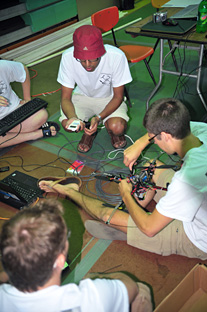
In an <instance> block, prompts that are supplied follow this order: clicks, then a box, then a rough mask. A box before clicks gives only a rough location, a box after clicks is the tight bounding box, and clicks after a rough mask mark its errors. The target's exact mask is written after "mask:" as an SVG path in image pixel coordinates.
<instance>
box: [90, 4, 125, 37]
mask: <svg viewBox="0 0 207 312" xmlns="http://www.w3.org/2000/svg"><path fill="white" fill-rule="evenodd" d="M91 20H92V24H93V26H96V27H98V28H99V29H100V30H101V32H102V33H104V32H106V31H109V30H111V29H113V27H114V26H115V25H116V24H117V23H118V21H119V10H118V8H117V7H116V6H112V7H109V8H106V9H103V10H100V11H98V12H96V13H94V14H92V15H91Z"/></svg>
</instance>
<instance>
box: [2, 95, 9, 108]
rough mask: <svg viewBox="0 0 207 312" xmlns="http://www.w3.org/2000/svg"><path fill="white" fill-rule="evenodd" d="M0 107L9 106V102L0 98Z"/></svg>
mask: <svg viewBox="0 0 207 312" xmlns="http://www.w3.org/2000/svg"><path fill="white" fill-rule="evenodd" d="M0 106H5V107H7V106H9V101H8V100H7V99H6V98H5V97H4V96H0Z"/></svg>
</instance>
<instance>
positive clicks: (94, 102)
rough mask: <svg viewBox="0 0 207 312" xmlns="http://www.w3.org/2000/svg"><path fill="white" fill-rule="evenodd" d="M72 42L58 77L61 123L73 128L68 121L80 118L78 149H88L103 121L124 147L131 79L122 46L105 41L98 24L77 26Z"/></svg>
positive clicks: (113, 139)
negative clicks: (127, 91) (126, 90)
mask: <svg viewBox="0 0 207 312" xmlns="http://www.w3.org/2000/svg"><path fill="white" fill-rule="evenodd" d="M73 44H74V46H73V47H71V48H69V49H67V50H66V51H65V52H64V53H63V55H62V59H61V63H60V68H59V73H58V79H57V81H58V82H59V83H60V84H61V85H62V99H61V117H60V121H61V123H62V126H63V128H64V129H65V130H66V131H70V130H68V127H69V125H70V124H71V123H72V122H73V121H74V120H79V122H80V126H78V129H77V131H81V130H84V134H83V137H82V139H81V141H80V143H79V144H78V150H79V151H80V152H83V153H86V152H88V151H89V150H90V148H91V147H92V144H93V140H94V138H95V136H96V134H97V127H98V124H99V123H100V122H102V121H103V123H104V125H105V126H106V129H107V131H108V133H109V135H110V137H111V142H112V145H113V146H114V148H123V147H124V146H125V145H126V139H125V136H124V132H125V130H126V127H127V122H128V120H129V117H128V115H127V106H126V104H125V102H124V101H123V97H124V85H125V84H127V83H129V82H131V81H132V77H131V74H130V70H129V66H128V61H127V58H126V56H125V54H124V53H123V52H122V51H121V50H120V49H118V48H116V47H114V46H111V45H104V44H103V39H102V34H101V31H100V30H99V29H98V28H97V27H95V26H91V25H84V26H81V27H79V28H78V29H76V30H75V32H74V34H73ZM88 120H90V127H88V128H86V127H85V123H84V122H85V121H88Z"/></svg>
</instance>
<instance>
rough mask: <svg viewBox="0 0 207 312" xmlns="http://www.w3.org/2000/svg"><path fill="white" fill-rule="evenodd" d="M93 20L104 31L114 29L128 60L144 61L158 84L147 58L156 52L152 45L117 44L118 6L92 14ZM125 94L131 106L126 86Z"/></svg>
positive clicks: (133, 61) (134, 61) (115, 43)
mask: <svg viewBox="0 0 207 312" xmlns="http://www.w3.org/2000/svg"><path fill="white" fill-rule="evenodd" d="M91 20H92V24H93V25H94V26H96V27H98V28H99V29H100V30H101V31H102V33H105V32H107V31H110V30H111V31H112V35H113V39H114V45H115V46H116V47H118V48H119V49H121V50H122V51H123V52H124V53H125V55H126V57H127V60H128V62H130V63H138V62H140V61H144V63H145V65H146V67H147V70H148V72H149V74H150V77H151V78H152V80H153V82H154V84H155V85H156V81H155V79H154V75H153V73H152V71H151V69H150V67H149V64H148V61H147V60H146V59H147V57H148V56H150V55H152V54H153V53H154V49H153V48H151V47H146V46H140V45H123V46H118V44H117V41H116V37H115V32H114V29H113V28H114V26H115V25H116V24H117V23H118V21H119V10H118V8H117V7H116V6H112V7H109V8H106V9H103V10H100V11H98V12H96V13H94V14H92V15H91ZM125 96H126V97H127V100H128V102H129V106H131V102H130V99H129V95H128V93H127V90H126V88H125Z"/></svg>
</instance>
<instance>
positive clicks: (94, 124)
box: [84, 117, 99, 135]
mask: <svg viewBox="0 0 207 312" xmlns="http://www.w3.org/2000/svg"><path fill="white" fill-rule="evenodd" d="M98 124H99V119H98V117H93V118H92V119H91V123H90V127H89V128H85V129H84V131H85V133H86V134H88V135H92V134H93V133H95V132H96V131H97V127H98Z"/></svg>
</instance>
